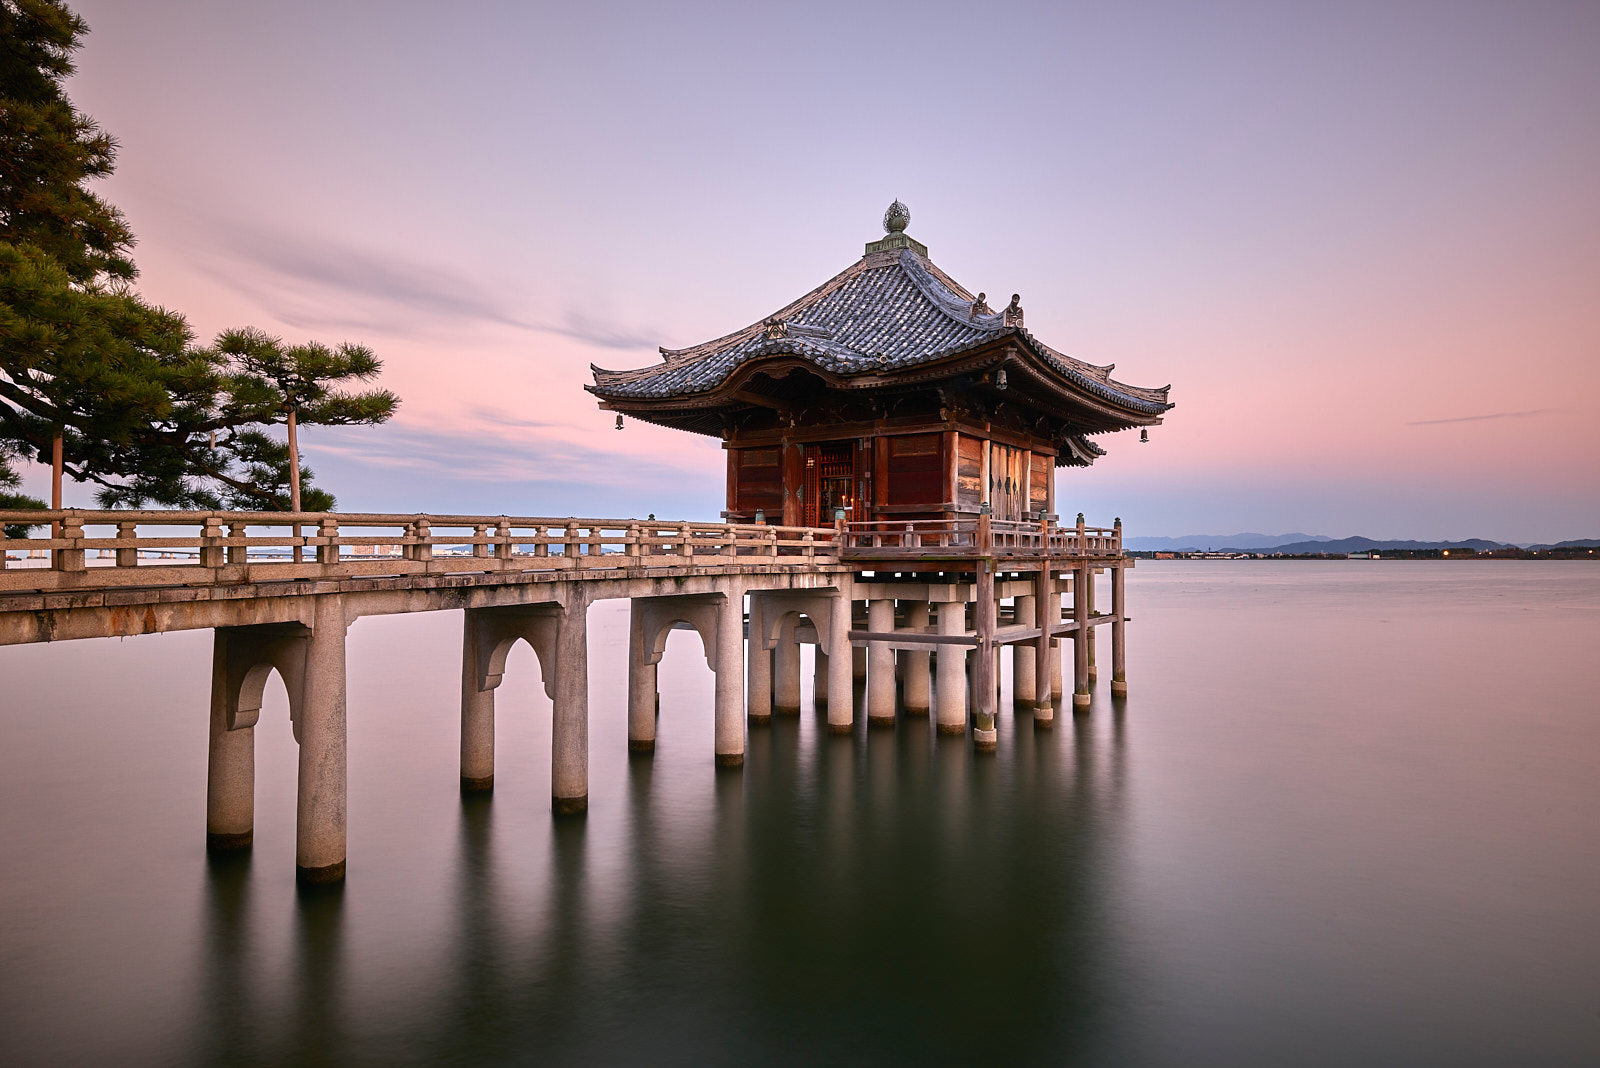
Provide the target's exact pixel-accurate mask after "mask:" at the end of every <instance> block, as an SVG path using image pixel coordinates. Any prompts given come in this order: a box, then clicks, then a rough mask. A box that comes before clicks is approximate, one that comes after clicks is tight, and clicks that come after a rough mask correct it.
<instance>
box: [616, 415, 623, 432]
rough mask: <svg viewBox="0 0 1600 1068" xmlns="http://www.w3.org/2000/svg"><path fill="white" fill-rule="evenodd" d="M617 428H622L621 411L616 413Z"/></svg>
mask: <svg viewBox="0 0 1600 1068" xmlns="http://www.w3.org/2000/svg"><path fill="white" fill-rule="evenodd" d="M617 429H618V430H621V429H622V413H621V412H618V413H617Z"/></svg>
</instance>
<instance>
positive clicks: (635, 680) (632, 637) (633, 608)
mask: <svg viewBox="0 0 1600 1068" xmlns="http://www.w3.org/2000/svg"><path fill="white" fill-rule="evenodd" d="M628 608H629V612H628V751H629V752H630V753H653V752H655V751H656V710H657V709H658V708H659V707H660V705H661V698H660V690H659V689H658V688H657V681H656V671H657V668H658V666H659V665H656V664H651V663H648V661H649V659H650V654H651V652H652V650H650V649H647V648H645V641H644V606H643V605H642V604H640V603H639V601H638V600H633V601H630V602H629V604H628Z"/></svg>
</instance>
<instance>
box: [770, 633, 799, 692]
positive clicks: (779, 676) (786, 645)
mask: <svg viewBox="0 0 1600 1068" xmlns="http://www.w3.org/2000/svg"><path fill="white" fill-rule="evenodd" d="M794 629H795V617H794V616H792V615H791V616H789V617H788V618H787V619H785V620H784V621H783V629H782V630H780V631H779V632H778V647H777V648H776V649H774V650H773V656H772V675H773V680H772V682H773V688H774V690H775V691H776V695H775V696H774V697H773V700H772V711H773V712H774V713H776V714H777V715H780V716H798V715H799V714H800V643H799V642H798V641H796V640H795V634H794Z"/></svg>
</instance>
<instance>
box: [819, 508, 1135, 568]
mask: <svg viewBox="0 0 1600 1068" xmlns="http://www.w3.org/2000/svg"><path fill="white" fill-rule="evenodd" d="M842 540H843V545H844V548H843V550H842V555H843V557H844V558H845V559H847V560H849V559H869V558H874V557H886V558H892V557H897V556H906V557H911V556H932V557H940V556H973V555H978V556H1032V557H1040V556H1046V555H1049V556H1121V555H1122V523H1121V521H1120V520H1119V521H1118V522H1117V525H1116V526H1113V527H1090V526H1085V525H1084V524H1083V521H1082V516H1080V517H1079V521H1078V523H1077V525H1076V526H1071V527H1058V526H1056V525H1054V524H1053V523H1052V522H1050V521H1048V520H1030V521H1023V522H1017V521H1014V520H1005V519H991V518H990V517H989V516H986V515H980V516H977V517H975V518H972V519H955V520H948V519H909V520H905V519H902V520H876V521H870V522H863V523H848V524H845V525H844V527H843V533H842Z"/></svg>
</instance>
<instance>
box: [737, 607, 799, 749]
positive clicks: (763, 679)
mask: <svg viewBox="0 0 1600 1068" xmlns="http://www.w3.org/2000/svg"><path fill="white" fill-rule="evenodd" d="M765 612H766V609H765V608H764V607H763V605H762V599H761V597H759V596H757V595H755V594H752V595H751V596H750V644H749V646H748V647H747V649H746V652H745V657H746V662H747V665H748V666H747V667H746V669H745V713H746V715H748V716H749V718H750V724H751V726H760V725H765V724H768V723H771V722H772V650H771V649H768V648H767V645H766V615H765ZM799 703H800V702H799V701H798V700H797V701H796V702H795V704H797V705H798V704H799Z"/></svg>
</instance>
